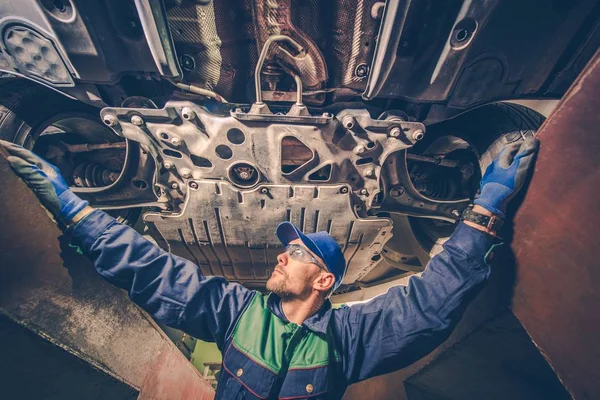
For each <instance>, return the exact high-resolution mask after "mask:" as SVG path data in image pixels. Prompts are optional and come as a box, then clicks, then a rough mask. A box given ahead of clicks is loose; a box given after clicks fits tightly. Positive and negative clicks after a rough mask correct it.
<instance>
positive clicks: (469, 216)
mask: <svg viewBox="0 0 600 400" xmlns="http://www.w3.org/2000/svg"><path fill="white" fill-rule="evenodd" d="M460 219H461V220H463V221H470V222H473V223H474V224H477V225H481V226H484V227H486V228H487V229H489V230H490V231H492V232H498V231H499V230H500V229H502V226H503V225H504V220H503V219H502V218H500V217H498V216H496V215H492V216H491V217H490V216H487V215H483V214H480V213H478V212H475V211H473V204H469V206H468V207H467V208H465V210H464V211H463V212H462V215H461V217H460Z"/></svg>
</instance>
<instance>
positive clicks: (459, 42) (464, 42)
mask: <svg viewBox="0 0 600 400" xmlns="http://www.w3.org/2000/svg"><path fill="white" fill-rule="evenodd" d="M476 30H477V22H476V21H475V20H474V19H472V18H465V19H463V20H462V21H460V22H459V23H457V24H456V25H455V26H454V30H453V31H452V36H451V38H450V46H452V47H453V48H454V49H458V50H460V49H463V48H465V47H467V46H468V45H469V43H471V40H472V39H473V35H474V34H475V31H476Z"/></svg>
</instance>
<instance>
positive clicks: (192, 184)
mask: <svg viewBox="0 0 600 400" xmlns="http://www.w3.org/2000/svg"><path fill="white" fill-rule="evenodd" d="M190 187H191V188H192V189H198V183H197V182H194V181H191V182H190Z"/></svg>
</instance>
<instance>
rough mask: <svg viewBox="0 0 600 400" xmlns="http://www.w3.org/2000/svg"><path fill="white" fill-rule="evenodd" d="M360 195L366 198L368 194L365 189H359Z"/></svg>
mask: <svg viewBox="0 0 600 400" xmlns="http://www.w3.org/2000/svg"><path fill="white" fill-rule="evenodd" d="M360 194H362V195H363V196H366V195H368V194H369V192H368V190H367V189H360Z"/></svg>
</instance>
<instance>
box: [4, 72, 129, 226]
mask: <svg viewBox="0 0 600 400" xmlns="http://www.w3.org/2000/svg"><path fill="white" fill-rule="evenodd" d="M99 112H100V110H99V109H97V108H94V107H92V106H90V105H87V104H84V103H81V102H77V101H74V100H71V99H69V98H67V97H65V96H63V95H61V94H60V93H57V92H54V91H53V90H50V89H47V88H45V87H43V86H41V85H38V84H36V83H34V82H31V81H28V80H25V79H17V78H4V79H0V139H2V140H6V141H9V142H13V143H16V144H18V145H21V146H23V147H25V148H27V149H30V150H33V151H36V149H35V144H36V141H37V139H38V138H39V136H40V134H41V133H42V132H43V130H44V129H45V128H46V127H47V126H48V122H49V121H51V120H52V119H53V118H54V117H56V116H58V115H61V114H72V115H76V116H78V117H85V118H89V119H90V120H96V119H97V120H98V122H99V124H100V125H102V122H101V121H100V114H99ZM102 126H103V125H102ZM81 135H82V136H84V137H85V138H86V139H90V140H94V137H92V135H91V134H89V133H87V132H81ZM86 135H87V137H86ZM113 136H114V135H113ZM108 137H109V136H108V134H107V136H106V138H108ZM96 139H97V138H96ZM92 206H93V204H92ZM140 211H141V210H140V209H139V208H132V209H129V210H121V211H119V212H114V213H112V212H111V215H113V216H114V217H115V218H117V219H118V220H119V221H121V222H123V223H126V224H129V225H131V224H134V223H135V222H136V221H137V220H138V218H139V215H140Z"/></svg>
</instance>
